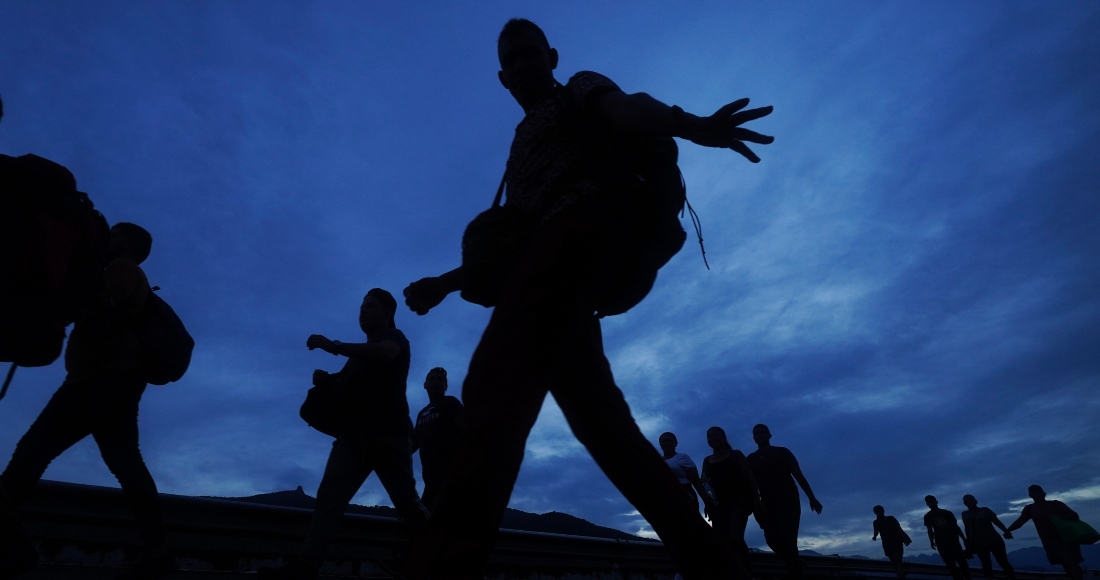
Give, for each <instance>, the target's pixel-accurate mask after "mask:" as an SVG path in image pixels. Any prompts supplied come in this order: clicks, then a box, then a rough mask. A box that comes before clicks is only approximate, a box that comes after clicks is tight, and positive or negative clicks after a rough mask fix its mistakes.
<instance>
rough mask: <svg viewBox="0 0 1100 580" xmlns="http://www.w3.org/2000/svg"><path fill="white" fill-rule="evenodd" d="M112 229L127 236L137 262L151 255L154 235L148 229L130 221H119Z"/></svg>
mask: <svg viewBox="0 0 1100 580" xmlns="http://www.w3.org/2000/svg"><path fill="white" fill-rule="evenodd" d="M111 229H112V230H116V231H118V232H119V233H121V234H122V235H124V236H126V239H127V241H128V242H129V243H130V248H131V249H132V250H133V251H134V252H135V255H134V256H133V258H134V261H135V262H137V263H138V264H140V263H142V262H144V261H145V259H146V258H148V257H149V252H150V251H151V250H152V249H153V235H152V234H150V233H149V231H148V230H146V229H145V228H143V227H141V226H139V225H137V224H132V223H130V222H118V223H117V224H115V225H113V226H111Z"/></svg>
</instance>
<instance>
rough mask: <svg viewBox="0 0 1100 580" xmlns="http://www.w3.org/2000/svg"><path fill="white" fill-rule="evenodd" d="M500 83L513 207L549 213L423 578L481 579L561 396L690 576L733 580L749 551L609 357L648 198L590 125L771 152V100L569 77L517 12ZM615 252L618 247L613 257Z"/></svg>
mask: <svg viewBox="0 0 1100 580" xmlns="http://www.w3.org/2000/svg"><path fill="white" fill-rule="evenodd" d="M497 54H498V56H499V58H500V67H501V70H500V72H499V73H498V76H499V79H500V82H501V84H502V85H503V86H504V87H505V88H506V89H508V91H509V92H511V94H512V96H513V97H514V98H515V99H516V102H518V103H519V105H520V106H521V107H522V108H523V110H524V113H525V117H524V120H523V121H522V122H521V123H520V125H519V126H518V127H517V128H516V135H515V139H514V140H513V141H512V149H511V154H510V156H509V158H508V166H507V171H506V178H505V181H506V182H507V201H506V202H505V207H507V208H510V209H513V210H515V211H516V212H518V213H519V214H521V215H523V216H525V217H526V218H527V219H528V220H530V221H531V222H533V223H534V224H536V229H535V230H534V233H533V238H532V239H531V241H530V242H529V243H528V244H527V245H526V249H525V250H524V252H523V255H522V257H521V258H520V260H519V263H518V265H516V266H515V268H514V269H513V270H512V271H511V273H510V274H509V275H508V276H507V279H506V282H505V283H504V286H503V289H502V291H501V294H500V297H499V299H498V300H497V301H496V307H495V310H494V312H493V315H492V318H491V320H490V321H489V326H488V327H487V328H486V329H485V333H484V334H483V335H482V337H481V342H480V343H479V344H478V347H477V350H476V351H475V352H474V355H473V359H472V360H471V361H470V369H469V372H468V373H467V375H466V381H465V384H464V386H463V397H462V398H463V402H464V403H465V405H466V412H467V417H468V420H469V430H468V432H467V437H466V443H465V444H464V446H463V448H462V449H461V450H460V451H459V458H458V460H457V462H456V464H455V467H454V469H453V470H452V471H451V474H450V476H449V477H448V480H447V486H446V488H445V489H444V491H443V495H442V497H441V498H440V500H439V503H438V506H437V509H436V512H435V515H434V516H433V518H432V521H431V523H430V524H429V531H428V533H427V534H426V535H425V536H424V537H423V538H421V539H420V540H419V541H416V542H414V543H413V545H411V546H410V555H409V558H408V561H409V565H410V572H411V574H412V575H413V576H414V577H417V578H477V577H480V574H481V573H482V568H483V566H484V564H485V562H486V560H487V559H488V557H489V551H490V549H491V548H492V545H493V542H494V539H495V537H496V533H497V530H498V528H499V525H500V520H501V517H502V516H503V513H504V509H505V508H506V507H507V505H508V499H509V496H510V495H511V493H512V486H513V485H514V483H515V480H516V477H517V475H518V473H519V467H520V463H521V462H522V460H523V451H524V446H525V441H526V439H527V436H528V433H529V432H530V430H531V427H532V425H533V424H534V423H535V419H536V418H537V417H538V413H539V409H540V407H541V406H542V401H543V399H544V398H545V396H546V394H547V393H548V392H550V393H553V395H554V399H555V400H556V401H557V403H558V406H559V407H560V408H561V410H562V412H563V413H564V415H565V417H566V419H567V420H568V421H569V425H570V427H571V428H572V429H573V433H574V434H575V435H576V436H577V438H578V439H580V441H581V442H582V443H583V444H584V445H585V447H587V449H588V451H589V452H590V453H591V454H592V456H593V458H594V459H595V460H596V462H597V463H598V464H599V466H600V468H601V469H603V471H604V473H606V474H607V476H608V477H609V478H610V479H611V481H612V482H613V483H614V484H615V485H616V487H618V489H619V490H620V491H622V492H623V494H624V495H625V496H626V498H627V499H628V500H629V501H630V502H631V503H633V504H634V506H635V507H636V508H637V509H638V510H639V512H641V514H642V515H643V516H644V517H645V518H646V519H647V520H648V521H649V523H650V524H651V525H652V526H653V529H654V530H655V531H656V532H657V534H658V535H659V536H660V537H661V539H662V540H663V541H664V542H665V545H666V546H667V547H668V550H669V553H670V554H671V555H672V558H673V559H674V560H675V561H676V567H677V569H678V570H680V571H681V572H682V573H683V574H684V576H685V577H687V578H689V580H694V579H696V578H730V577H732V576H734V574H735V573H736V572H735V570H736V568H737V566H736V565H735V564H734V563H733V562H735V560H736V556H734V555H733V554H732V552H731V551H730V549H729V548H728V547H726V546H724V545H723V544H722V542H721V540H720V539H719V538H718V537H717V536H716V534H714V532H713V530H711V529H710V527H709V526H707V524H706V522H705V521H703V519H702V518H701V517H700V516H699V512H698V509H697V507H696V506H693V505H692V502H691V500H690V498H689V497H687V496H686V495H685V494H684V493H683V491H682V490H681V488H680V485H679V483H678V482H677V481H676V478H675V477H673V475H672V473H671V472H670V471H669V469H668V467H667V466H666V465H665V464H664V462H663V461H662V460H661V457H660V455H658V454H657V452H656V450H654V449H653V446H652V445H650V444H649V442H648V441H647V440H646V438H645V436H644V435H642V433H641V431H640V430H639V429H638V427H637V425H636V424H635V423H634V420H633V418H632V417H631V414H630V409H629V407H628V406H627V404H626V401H625V399H624V398H623V395H622V392H621V391H620V390H619V388H618V387H617V386H616V385H615V381H614V379H613V377H612V375H611V368H610V366H609V365H608V362H607V358H606V357H605V356H604V353H603V339H602V336H601V333H600V323H599V319H598V318H597V317H596V315H595V312H596V310H597V309H598V308H599V303H600V300H601V297H605V296H606V295H605V294H604V292H606V290H607V288H606V287H605V286H603V285H602V284H601V283H602V282H605V281H606V277H605V276H604V275H605V274H606V268H607V267H608V265H609V264H613V263H615V260H614V255H615V252H617V251H619V250H620V249H621V248H622V245H623V244H624V242H625V243H629V240H624V238H623V236H622V235H620V234H621V233H622V232H623V231H624V229H623V228H624V226H623V222H624V221H627V219H626V218H627V216H629V215H631V213H632V212H633V211H635V208H634V207H633V204H632V203H631V199H630V198H629V196H625V194H627V193H628V191H624V190H620V189H618V188H617V187H616V185H615V184H613V183H608V182H605V181H602V180H601V179H600V177H599V176H598V175H597V173H598V170H599V169H600V167H601V163H602V159H601V158H598V157H596V156H594V155H593V146H594V145H595V143H594V140H592V139H589V138H588V137H590V136H592V135H593V132H592V130H597V131H599V130H602V131H605V133H602V134H610V132H612V131H616V132H621V133H630V134H634V135H648V136H654V137H661V136H664V137H668V136H678V137H682V138H685V139H688V140H690V141H692V142H694V143H697V144H700V145H705V146H711V147H726V148H730V149H732V150H734V151H737V152H738V153H741V154H742V155H744V156H745V157H747V158H749V159H750V160H752V161H754V162H755V161H758V160H759V159H758V158H757V157H756V155H755V154H753V153H752V151H750V150H749V149H748V147H746V146H745V144H744V143H743V141H752V142H757V143H770V142H771V141H772V139H771V138H770V137H765V136H763V135H760V134H758V133H755V132H752V131H749V130H748V129H743V128H741V127H740V126H739V125H741V124H742V123H745V122H747V121H750V120H752V119H756V118H759V117H762V116H764V115H767V114H768V113H770V112H771V108H770V107H766V108H763V109H755V110H751V111H741V112H738V111H740V110H741V109H742V108H743V107H744V106H745V105H746V104H747V103H748V99H744V100H741V101H737V102H735V103H731V104H729V105H727V106H725V107H722V108H721V109H719V111H718V112H717V113H715V114H714V115H712V116H710V117H705V118H701V117H696V116H694V115H690V114H688V113H685V112H684V111H683V110H682V109H680V108H679V107H668V106H666V105H664V104H662V103H660V102H658V101H656V100H654V99H653V98H651V97H649V96H648V95H645V94H643V93H637V94H632V95H631V94H626V93H624V92H623V91H622V90H620V89H619V87H618V86H617V85H615V83H613V82H612V81H611V80H610V79H608V78H607V77H604V76H602V75H599V74H596V73H593V72H581V73H577V74H576V75H574V76H573V77H572V78H570V79H569V82H567V83H566V84H565V85H561V84H559V83H558V82H557V80H555V78H554V69H555V68H557V64H558V53H557V51H556V50H554V49H553V48H551V47H550V44H549V43H548V42H547V40H546V36H545V35H544V34H543V32H542V30H541V29H540V28H539V27H538V26H536V25H535V24H533V23H532V22H530V21H527V20H519V19H516V20H511V21H509V22H508V23H507V24H505V26H504V29H503V30H502V31H501V34H500V37H499V39H498V43H497ZM609 258H611V259H609ZM463 281H464V274H463V271H462V269H461V268H459V269H456V270H453V271H451V272H448V273H446V274H443V275H442V276H439V277H437V278H425V279H423V280H420V281H418V282H415V283H413V284H412V285H410V286H409V287H408V288H407V289H406V290H405V297H406V301H407V303H408V305H409V306H410V307H411V308H412V309H413V310H414V311H416V312H417V313H420V314H424V313H426V312H427V311H428V310H430V309H431V308H433V307H434V306H436V305H437V304H439V303H440V302H441V301H442V300H443V299H444V298H445V297H446V296H447V295H448V294H449V293H451V292H454V291H457V290H460V289H462V287H463Z"/></svg>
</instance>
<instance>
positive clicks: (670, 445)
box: [657, 431, 680, 455]
mask: <svg viewBox="0 0 1100 580" xmlns="http://www.w3.org/2000/svg"><path fill="white" fill-rule="evenodd" d="M657 444H658V445H660V446H661V451H664V452H665V455H675V454H676V446H677V445H679V444H680V442H679V441H678V440H677V439H676V435H674V434H673V433H672V432H671V431H665V432H664V433H661V436H660V437H658V438H657Z"/></svg>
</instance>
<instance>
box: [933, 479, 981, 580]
mask: <svg viewBox="0 0 1100 580" xmlns="http://www.w3.org/2000/svg"><path fill="white" fill-rule="evenodd" d="M924 503H925V504H926V505H927V506H928V513H926V514H924V527H926V528H928V541H929V542H930V543H931V544H932V549H933V550H936V551H937V552H939V553H940V558H943V563H944V565H946V566H947V571H948V572H950V573H951V577H952V578H954V579H955V580H970V564H968V563H967V562H966V560H967V555H966V550H964V549H963V547H962V545H960V544H959V540H962V541H963V542H965V541H966V536H965V535H964V534H963V531H962V530H961V529H960V528H959V521H958V520H957V519H955V514H953V513H951V512H949V511H947V510H945V509H943V508H941V507H940V504H939V501H937V500H936V497H935V496H932V495H926V496H924Z"/></svg>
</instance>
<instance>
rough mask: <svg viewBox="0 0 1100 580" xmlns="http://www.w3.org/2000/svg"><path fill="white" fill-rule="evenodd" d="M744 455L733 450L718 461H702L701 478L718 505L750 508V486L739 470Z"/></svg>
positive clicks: (742, 472)
mask: <svg viewBox="0 0 1100 580" xmlns="http://www.w3.org/2000/svg"><path fill="white" fill-rule="evenodd" d="M744 458H745V455H744V454H743V453H741V452H740V451H738V450H737V449H734V450H733V451H731V452H730V454H729V455H727V456H726V457H725V458H724V459H721V460H719V461H710V460H703V477H704V478H705V479H706V480H707V481H708V482H709V483H710V487H711V489H713V490H714V499H715V501H717V502H718V505H732V504H735V503H741V504H744V505H747V506H752V486H751V485H749V482H748V480H747V479H746V478H745V473H744V471H743V470H742V469H741V461H742V460H743V459H744Z"/></svg>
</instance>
